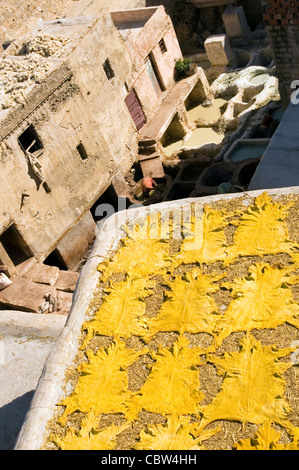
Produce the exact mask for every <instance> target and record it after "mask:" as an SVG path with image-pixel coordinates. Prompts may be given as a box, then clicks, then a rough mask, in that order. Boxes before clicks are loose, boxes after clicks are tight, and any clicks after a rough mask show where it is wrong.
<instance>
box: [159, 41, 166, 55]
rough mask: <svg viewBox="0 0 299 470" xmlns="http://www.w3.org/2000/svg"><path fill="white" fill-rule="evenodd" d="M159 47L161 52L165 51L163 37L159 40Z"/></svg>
mask: <svg viewBox="0 0 299 470" xmlns="http://www.w3.org/2000/svg"><path fill="white" fill-rule="evenodd" d="M159 47H160V50H161V52H162V54H165V52H167V47H166V44H165V41H164V39H163V38H162V39H161V40H160V41H159Z"/></svg>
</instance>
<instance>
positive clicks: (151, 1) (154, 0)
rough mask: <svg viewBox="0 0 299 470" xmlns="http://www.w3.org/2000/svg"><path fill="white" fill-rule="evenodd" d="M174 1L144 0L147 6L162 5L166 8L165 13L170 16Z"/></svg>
mask: <svg viewBox="0 0 299 470" xmlns="http://www.w3.org/2000/svg"><path fill="white" fill-rule="evenodd" d="M175 3H176V2H175V1H173V0H146V2H145V5H146V6H147V7H155V6H160V5H163V6H164V8H165V10H166V13H167V14H168V15H169V16H170V17H172V14H173V10H174V5H175Z"/></svg>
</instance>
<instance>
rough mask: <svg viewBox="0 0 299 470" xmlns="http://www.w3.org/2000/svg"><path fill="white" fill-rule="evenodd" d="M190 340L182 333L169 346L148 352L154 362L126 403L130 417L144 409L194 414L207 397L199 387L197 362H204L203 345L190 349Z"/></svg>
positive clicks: (167, 412)
mask: <svg viewBox="0 0 299 470" xmlns="http://www.w3.org/2000/svg"><path fill="white" fill-rule="evenodd" d="M188 346H189V341H188V340H187V339H186V338H185V337H184V336H179V338H178V339H177V341H176V342H175V343H174V345H173V347H172V348H170V349H166V348H160V349H159V350H158V352H157V353H155V352H154V351H150V352H149V354H150V356H151V357H152V359H153V360H154V361H155V362H154V364H153V365H152V366H151V370H150V373H149V375H148V377H147V379H146V381H145V383H144V385H143V386H142V387H141V389H140V390H139V391H138V392H136V393H134V394H132V396H131V398H130V400H129V401H128V402H127V403H126V405H127V406H128V411H127V412H126V417H127V418H128V419H129V420H134V419H136V417H137V415H138V413H139V412H140V411H141V410H146V411H149V412H152V413H161V414H162V415H167V414H176V415H181V414H182V415H184V414H192V413H194V412H195V411H196V410H197V408H198V403H199V402H200V401H201V400H202V399H203V398H204V395H203V394H202V392H201V391H200V390H199V376H198V370H197V368H196V366H197V365H199V364H200V363H201V360H200V358H199V355H200V353H201V348H189V347H188Z"/></svg>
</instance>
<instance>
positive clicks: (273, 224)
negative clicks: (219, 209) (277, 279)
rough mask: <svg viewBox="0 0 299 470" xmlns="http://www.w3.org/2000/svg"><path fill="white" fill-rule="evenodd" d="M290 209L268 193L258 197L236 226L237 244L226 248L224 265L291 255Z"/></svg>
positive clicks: (288, 205)
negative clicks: (257, 257) (237, 260)
mask: <svg viewBox="0 0 299 470" xmlns="http://www.w3.org/2000/svg"><path fill="white" fill-rule="evenodd" d="M291 206H292V204H279V203H274V202H272V200H271V198H270V196H269V195H268V194H267V193H266V192H264V193H262V194H261V195H260V196H258V197H257V198H256V199H255V203H254V204H253V205H251V206H250V207H249V208H248V209H247V210H246V211H245V212H244V214H243V215H242V217H241V218H240V220H239V221H238V223H237V228H236V231H235V234H234V242H233V244H231V245H229V246H228V247H227V249H226V251H227V254H228V257H227V259H226V260H225V263H226V264H229V263H230V262H231V261H232V260H233V259H234V258H237V257H238V256H255V255H264V254H277V253H289V252H290V251H291V249H292V248H293V243H292V242H291V241H290V240H289V233H288V228H287V224H286V221H285V217H286V215H287V212H288V210H289V208H290V207H291Z"/></svg>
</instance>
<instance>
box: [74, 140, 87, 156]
mask: <svg viewBox="0 0 299 470" xmlns="http://www.w3.org/2000/svg"><path fill="white" fill-rule="evenodd" d="M76 149H77V152H78V153H79V155H80V157H81V158H82V160H86V158H87V157H88V155H87V152H86V150H85V147H84V145H83V144H82V142H80V144H79V145H77V147H76Z"/></svg>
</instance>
